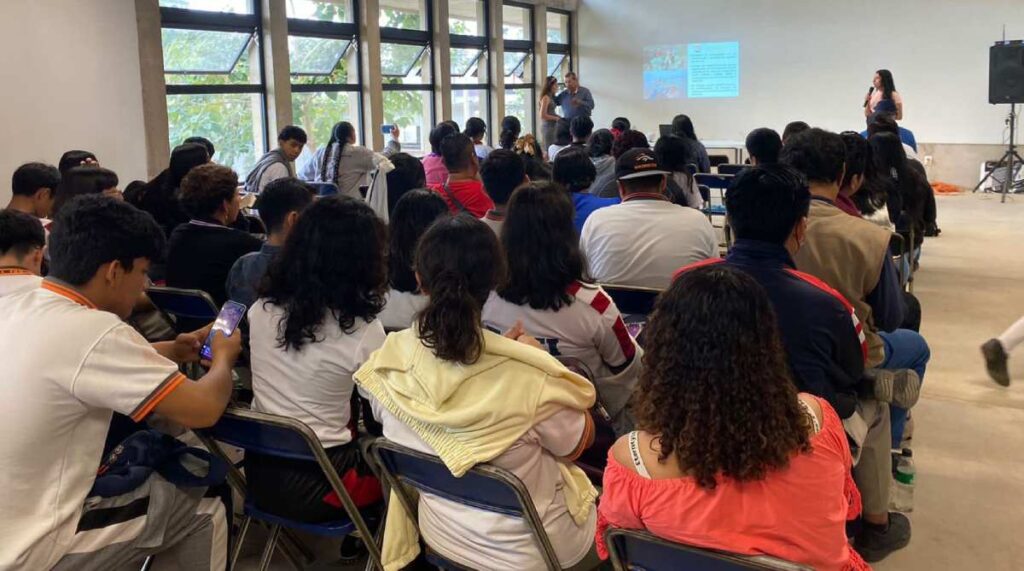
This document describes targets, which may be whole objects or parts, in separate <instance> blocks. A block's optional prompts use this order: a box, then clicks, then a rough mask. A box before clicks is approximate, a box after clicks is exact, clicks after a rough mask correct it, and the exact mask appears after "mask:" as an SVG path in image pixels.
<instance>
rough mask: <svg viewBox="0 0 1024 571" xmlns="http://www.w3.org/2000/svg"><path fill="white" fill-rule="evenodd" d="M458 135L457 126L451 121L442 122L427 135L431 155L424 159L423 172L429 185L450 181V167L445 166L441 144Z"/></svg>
mask: <svg viewBox="0 0 1024 571" xmlns="http://www.w3.org/2000/svg"><path fill="white" fill-rule="evenodd" d="M458 133H459V127H458V126H457V125H455V124H454V123H452V122H450V121H442V122H441V123H438V124H437V126H435V127H434V128H433V129H431V130H430V134H429V135H427V140H428V141H430V153H428V154H427V155H426V156H425V157H423V172H424V173H425V175H426V180H427V185H432V184H444V183H445V181H447V180H448V167H446V166H444V157H442V156H441V143H443V142H444V140H445V139H447V138H448V137H450V136H452V135H457V134H458Z"/></svg>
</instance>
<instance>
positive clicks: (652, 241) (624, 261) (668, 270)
mask: <svg viewBox="0 0 1024 571" xmlns="http://www.w3.org/2000/svg"><path fill="white" fill-rule="evenodd" d="M615 174H616V175H618V178H619V193H620V196H621V197H622V204H617V205H615V206H610V207H608V208H602V209H601V210H598V211H597V212H595V213H593V214H591V215H590V217H589V218H588V219H587V222H586V224H584V225H583V232H582V233H581V234H580V249H581V250H583V253H584V255H585V256H586V258H587V260H588V261H589V262H590V272H591V277H593V278H594V280H595V281H597V283H601V284H614V285H623V286H639V287H649V288H656V289H664V288H666V287H668V285H669V283H670V282H671V281H672V273H673V272H674V271H675V270H676V269H677V268H680V267H682V266H685V265H688V264H692V263H694V262H699V261H701V260H706V259H708V258H712V257H715V256H717V255H718V239H717V238H716V237H715V230H714V228H712V227H711V223H710V222H708V219H707V217H705V216H704V215H703V214H701V213H700V212H699V211H697V210H694V209H693V208H687V207H685V206H679V205H677V204H672V203H671V202H669V199H668V196H667V195H666V194H665V189H666V186H667V184H668V183H667V181H666V178H667V176H668V172H667V171H664V170H662V169H661V167H660V165H659V164H658V160H657V159H656V158H655V155H654V153H652V152H651V151H649V150H647V149H632V150H630V151H627V152H626V154H624V155H622V157H620V158H619V160H618V163H616V167H615Z"/></svg>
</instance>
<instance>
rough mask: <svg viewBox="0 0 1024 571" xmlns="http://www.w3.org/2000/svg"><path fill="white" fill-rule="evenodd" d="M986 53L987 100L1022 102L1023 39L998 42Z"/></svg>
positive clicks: (1023, 94)
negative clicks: (987, 63)
mask: <svg viewBox="0 0 1024 571" xmlns="http://www.w3.org/2000/svg"><path fill="white" fill-rule="evenodd" d="M988 55H989V65H988V102H989V103H992V104H996V103H1024V41H1021V40H1017V41H1013V42H1002V43H998V44H996V45H994V46H992V47H991V48H989V50H988Z"/></svg>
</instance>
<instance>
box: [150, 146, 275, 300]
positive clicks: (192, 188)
mask: <svg viewBox="0 0 1024 571" xmlns="http://www.w3.org/2000/svg"><path fill="white" fill-rule="evenodd" d="M181 203H182V205H183V206H184V207H185V210H186V211H187V212H188V213H189V214H190V215H191V216H192V219H191V220H190V221H189V222H188V224H182V225H181V226H178V227H177V228H175V229H174V232H173V233H171V237H170V239H169V240H168V241H167V285H168V286H171V287H179V288H184V289H199V290H202V291H205V292H206V293H208V294H210V297H211V298H213V301H214V302H215V303H216V304H217V305H218V306H219V305H221V304H223V303H224V302H225V301H226V300H227V299H228V294H227V290H226V289H225V283H226V282H227V279H228V273H229V272H230V271H231V266H233V265H234V264H235V261H237V260H238V258H241V257H242V256H244V255H245V254H248V253H249V252H255V251H256V250H259V249H260V247H261V246H262V245H263V242H261V241H260V239H259V238H257V237H255V236H253V235H252V234H249V233H247V232H243V231H241V230H235V229H234V228H230V227H229V226H230V225H231V223H233V222H234V221H235V219H236V218H238V213H239V212H240V211H241V209H242V206H241V203H240V198H239V196H238V175H236V174H235V171H233V170H231V169H229V168H228V167H225V166H221V165H217V164H213V163H210V164H206V165H202V166H199V167H196V168H194V169H192V171H191V172H189V173H188V175H187V176H185V180H183V181H181Z"/></svg>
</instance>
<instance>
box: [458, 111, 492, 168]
mask: <svg viewBox="0 0 1024 571" xmlns="http://www.w3.org/2000/svg"><path fill="white" fill-rule="evenodd" d="M463 134H464V135H466V136H467V137H469V138H470V139H473V151H474V152H475V153H476V157H477V158H478V159H480V160H481V161H482V160H484V159H486V158H487V155H489V154H491V151H493V150H494V149H492V148H491V147H489V146H488V145H487V143H485V142H484V136H485V135H486V134H487V123H484V120H483V119H481V118H479V117H470V118H469V119H466V130H465V131H463Z"/></svg>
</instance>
